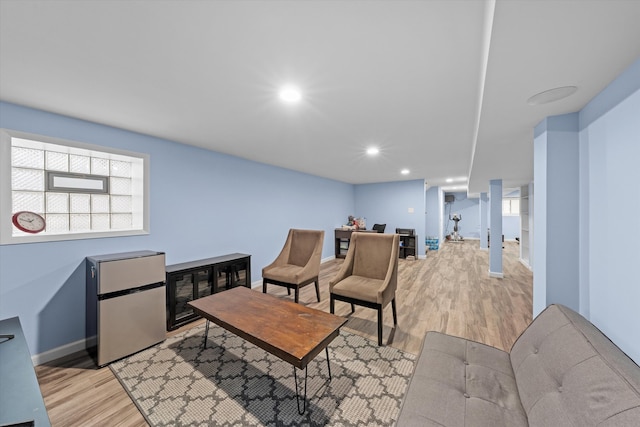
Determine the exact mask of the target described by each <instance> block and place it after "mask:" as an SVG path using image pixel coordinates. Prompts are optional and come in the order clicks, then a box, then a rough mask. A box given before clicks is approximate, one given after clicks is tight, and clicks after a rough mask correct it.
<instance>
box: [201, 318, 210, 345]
mask: <svg viewBox="0 0 640 427" xmlns="http://www.w3.org/2000/svg"><path fill="white" fill-rule="evenodd" d="M208 335H209V321H208V320H207V324H206V326H205V327H204V342H203V343H202V349H203V350H204V349H206V348H207V336H208Z"/></svg>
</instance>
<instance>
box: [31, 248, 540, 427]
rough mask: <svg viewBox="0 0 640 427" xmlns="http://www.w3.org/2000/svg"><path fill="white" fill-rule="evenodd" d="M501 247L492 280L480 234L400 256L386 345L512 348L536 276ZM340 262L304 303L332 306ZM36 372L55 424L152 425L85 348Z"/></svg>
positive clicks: (371, 326)
mask: <svg viewBox="0 0 640 427" xmlns="http://www.w3.org/2000/svg"><path fill="white" fill-rule="evenodd" d="M504 246H505V249H504V256H503V271H504V276H505V277H504V279H492V278H489V262H488V260H489V254H488V252H486V251H481V250H480V249H479V242H478V241H477V240H472V241H465V242H462V243H445V244H444V245H442V248H441V249H440V250H439V251H431V252H429V253H428V255H427V259H424V260H417V261H416V260H412V259H409V260H400V264H399V267H398V272H399V280H398V290H397V293H396V303H397V310H398V327H397V328H396V329H395V330H394V331H393V335H392V330H393V328H392V326H393V318H392V315H391V306H390V305H389V306H388V307H387V308H386V309H385V311H384V325H385V327H384V329H383V339H384V341H385V342H388V341H389V338H390V337H391V335H392V338H393V339H392V342H390V343H388V345H391V346H393V347H396V348H399V349H401V350H403V351H406V352H409V353H413V354H417V353H418V352H419V350H420V347H421V345H422V340H423V338H424V335H425V333H426V332H427V331H429V330H435V331H440V332H445V333H448V334H451V335H457V336H461V337H464V338H469V339H472V340H476V341H479V342H483V343H485V344H489V345H492V346H494V347H498V348H501V349H503V350H509V349H510V348H511V345H512V344H513V342H514V341H515V340H516V338H517V337H518V336H519V335H520V333H521V332H522V331H523V330H524V329H525V328H526V327H527V325H528V324H529V323H530V322H531V313H532V283H533V277H532V274H531V272H530V271H529V270H528V269H527V268H525V267H524V266H523V265H522V264H521V263H520V262H519V261H518V250H519V247H518V245H517V244H516V243H511V242H505V244H504ZM341 263H342V260H334V261H330V262H327V263H324V264H323V265H322V267H321V272H320V296H321V302H319V303H318V302H316V296H315V290H314V287H313V285H310V286H307V287H305V288H304V289H302V291H301V293H300V302H301V303H302V304H305V305H308V306H310V307H314V308H318V309H320V310H324V311H327V312H328V311H329V289H328V287H329V280H330V279H331V278H332V277H333V276H334V275H335V273H336V271H337V269H338V268H339V266H340V264H341ZM258 267H259V266H254V268H258ZM268 292H269V293H270V294H274V295H280V296H282V298H292V297H287V296H286V294H287V292H286V289H284V288H281V287H277V286H273V285H269V289H268ZM350 312H351V309H350V306H349V304H346V303H341V302H336V314H338V315H344V316H349V321H348V322H347V324H346V325H345V328H346V329H347V330H348V331H350V332H353V333H357V334H360V335H363V336H365V337H368V338H370V339H372V340H374V341H377V315H376V312H375V310H372V309H367V308H364V307H357V306H356V311H355V313H353V314H350ZM200 322H202V321H200ZM195 324H198V322H196V323H192V324H189V325H187V326H185V327H183V328H181V329H178V330H177V331H173V332H171V334H175V333H178V332H181V331H183V330H184V329H188V328H191V327H193V326H194V325H195ZM36 374H37V376H38V381H39V382H40V388H41V390H42V394H43V396H44V400H45V404H46V406H47V411H48V413H49V418H50V419H51V423H52V425H53V426H54V427H57V426H60V427H62V426H65V427H67V426H88V425H105V426H107V425H108V426H113V425H119V426H147V423H146V422H145V420H144V418H143V417H142V415H141V414H140V412H139V411H138V409H137V408H136V406H135V405H134V404H133V402H132V401H131V399H130V398H129V396H128V395H127V393H126V392H125V391H124V389H123V388H122V386H121V385H120V383H119V382H118V380H117V379H116V378H115V377H114V376H113V374H112V373H111V370H110V369H109V368H108V367H107V368H102V369H96V367H95V365H94V364H93V361H92V360H91V359H90V358H89V357H88V355H87V354H86V353H85V352H81V353H78V354H75V355H71V356H68V357H66V358H64V359H60V360H57V361H53V362H49V363H46V364H43V365H40V366H37V367H36Z"/></svg>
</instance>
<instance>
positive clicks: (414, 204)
mask: <svg viewBox="0 0 640 427" xmlns="http://www.w3.org/2000/svg"><path fill="white" fill-rule="evenodd" d="M355 207H356V213H355V215H354V216H356V217H365V218H366V219H367V228H368V229H370V228H371V227H372V226H373V224H376V223H378V224H387V228H386V229H385V233H395V230H396V228H413V229H415V231H416V234H417V235H418V239H417V242H416V243H417V245H418V254H424V237H425V234H424V233H425V229H424V227H425V220H424V218H425V217H424V211H425V191H424V180H422V179H419V180H412V181H400V182H386V183H380V184H359V185H356V186H355ZM409 208H413V213H409ZM345 220H346V218H345Z"/></svg>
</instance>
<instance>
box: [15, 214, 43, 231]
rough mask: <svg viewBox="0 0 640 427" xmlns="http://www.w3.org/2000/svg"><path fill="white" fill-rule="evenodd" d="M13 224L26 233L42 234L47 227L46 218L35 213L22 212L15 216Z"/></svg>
mask: <svg viewBox="0 0 640 427" xmlns="http://www.w3.org/2000/svg"><path fill="white" fill-rule="evenodd" d="M11 222H13V225H15V226H16V228H17V229H18V230H20V231H24V232H25V233H31V234H35V233H40V232H41V231H42V230H44V228H45V227H46V225H47V223H46V221H45V220H44V218H43V217H42V216H40V215H38V214H37V213H35V212H30V211H20V212H16V213H14V214H13V216H12V217H11Z"/></svg>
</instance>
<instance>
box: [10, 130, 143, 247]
mask: <svg viewBox="0 0 640 427" xmlns="http://www.w3.org/2000/svg"><path fill="white" fill-rule="evenodd" d="M16 134H18V133H17V132H14V131H6V130H3V132H2V147H0V148H2V153H0V154H9V153H7V150H9V151H10V155H7V156H4V155H2V157H3V160H2V161H0V166H1V167H2V168H3V169H4V170H3V172H2V176H3V177H7V178H9V179H8V180H7V181H10V185H9V186H8V187H10V188H5V187H6V184H4V183H3V184H2V186H3V188H2V194H1V197H2V198H3V202H6V201H7V200H6V199H7V195H8V196H9V197H8V198H9V199H10V200H9V203H3V205H4V206H7V205H8V206H10V209H11V212H7V211H6V209H5V210H3V212H1V213H0V214H1V215H0V216H2V217H3V218H1V221H2V223H1V224H0V231H1V232H2V236H1V237H2V242H1V243H2V244H7V243H24V242H25V241H47V240H66V239H73V238H91V237H105V236H106V235H108V236H111V235H114V234H115V235H131V234H144V233H147V228H148V227H147V226H146V224H148V212H146V209H145V207H146V206H148V194H147V193H148V191H147V187H146V186H147V181H148V179H147V174H148V172H147V169H148V166H147V165H146V163H147V162H148V156H147V155H143V154H138V153H125V152H122V151H119V150H109V149H107V148H104V147H95V146H88V145H87V144H82V143H77V142H70V141H60V140H55V142H52V141H51V140H52V139H51V138H47V137H38V136H34V135H25V134H19V135H16ZM5 144H8V147H7V146H6V145H5ZM4 158H6V159H10V164H6V163H8V162H6V161H5V160H4ZM5 168H8V169H9V170H10V172H9V173H8V174H7V171H6V169H5ZM48 179H49V181H47V180H48ZM53 179H56V180H57V181H56V182H58V181H59V182H63V183H64V182H69V183H71V184H70V185H69V188H65V186H64V185H62V186H57V187H56V186H54V185H52V182H53ZM100 180H102V182H104V187H105V188H104V190H103V194H95V193H100V191H96V190H95V188H93V189H91V188H89V187H90V186H93V184H95V183H96V182H97V181H100ZM3 181H4V179H3ZM83 183H86V184H87V187H86V188H84V187H83ZM19 211H32V212H35V213H38V214H40V215H41V216H43V217H44V218H45V221H46V228H45V230H44V231H42V232H40V233H38V234H30V233H25V232H23V231H21V230H19V229H18V228H17V227H15V226H14V225H13V224H12V221H11V216H12V215H13V214H14V213H15V212H19ZM7 216H9V218H8V219H7V218H6V217H7ZM7 224H9V226H7ZM8 227H9V228H8ZM6 231H10V233H9V236H8V235H7V233H6ZM105 233H106V234H105ZM12 238H14V239H15V241H12Z"/></svg>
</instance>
